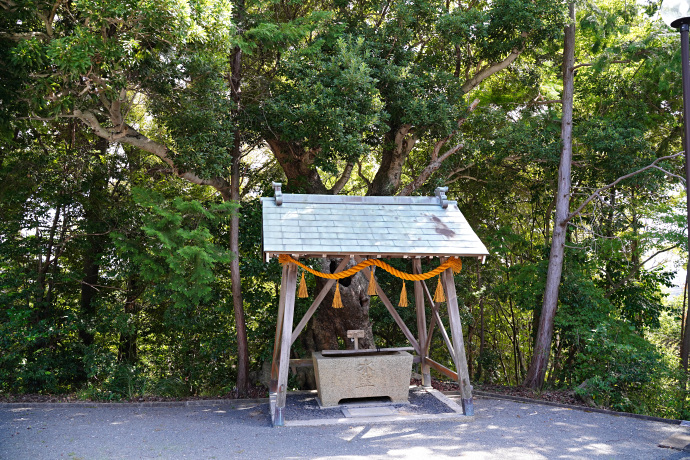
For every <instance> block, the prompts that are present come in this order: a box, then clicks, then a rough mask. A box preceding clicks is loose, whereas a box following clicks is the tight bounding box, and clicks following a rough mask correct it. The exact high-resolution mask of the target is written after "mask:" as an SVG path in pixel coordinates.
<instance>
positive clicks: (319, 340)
mask: <svg viewBox="0 0 690 460" xmlns="http://www.w3.org/2000/svg"><path fill="white" fill-rule="evenodd" d="M323 261H324V264H323V268H322V270H321V271H323V272H325V273H329V272H330V271H331V270H335V268H336V267H337V262H338V261H335V260H331V259H323ZM354 264H355V262H354V261H350V263H349V264H348V266H352V265H354ZM348 281H349V283H348ZM325 284H326V280H325V279H323V278H316V289H317V292H320V291H321V289H322V288H323V286H324V285H325ZM339 284H340V286H339V290H340V298H341V300H342V302H343V308H333V307H332V305H333V296H334V293H335V287H336V284H335V283H334V284H333V287H332V288H331V291H330V292H329V293H328V294H327V295H326V297H325V298H324V300H323V302H321V306H320V307H319V309H318V310H317V311H316V313H315V315H314V317H313V319H312V321H310V322H309V324H308V325H307V328H306V330H305V332H304V333H303V338H302V343H303V345H304V346H305V348H306V349H307V350H317V351H318V350H337V349H338V348H340V346H339V343H338V339H341V340H342V341H343V342H344V343H345V348H350V349H351V348H354V344H353V343H351V342H350V339H348V338H347V331H348V330H350V329H361V330H364V333H365V337H364V338H363V339H359V348H362V349H364V348H373V347H374V335H373V333H372V331H371V321H370V320H369V306H370V298H369V296H368V295H367V288H368V287H369V281H368V280H367V279H366V276H364V274H363V273H362V272H359V273H357V274H355V275H353V276H352V277H351V278H350V279H348V278H346V279H343V280H340V283H339Z"/></svg>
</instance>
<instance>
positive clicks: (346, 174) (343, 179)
mask: <svg viewBox="0 0 690 460" xmlns="http://www.w3.org/2000/svg"><path fill="white" fill-rule="evenodd" d="M353 167H354V164H353V163H352V162H350V163H348V164H347V165H346V166H345V170H344V171H343V174H342V175H341V176H340V179H338V181H337V182H336V183H335V185H333V188H331V189H330V190H329V192H330V193H332V194H333V195H337V194H338V193H340V191H341V190H342V189H343V187H345V185H346V184H347V182H348V181H349V180H350V176H351V175H352V168H353Z"/></svg>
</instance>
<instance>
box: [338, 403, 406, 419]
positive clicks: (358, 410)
mask: <svg viewBox="0 0 690 460" xmlns="http://www.w3.org/2000/svg"><path fill="white" fill-rule="evenodd" d="M343 415H345V417H350V418H352V417H383V416H386V415H398V410H397V409H396V408H395V407H381V406H374V407H345V408H343Z"/></svg>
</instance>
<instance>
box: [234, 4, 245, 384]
mask: <svg viewBox="0 0 690 460" xmlns="http://www.w3.org/2000/svg"><path fill="white" fill-rule="evenodd" d="M235 8H236V10H235V11H236V13H235V22H236V24H237V25H238V27H240V33H241V32H242V27H243V26H244V13H245V11H244V0H239V1H237V2H236V5H235ZM230 67H231V75H230V90H231V94H232V99H233V101H234V102H235V109H234V110H235V113H234V115H235V118H236V117H237V114H238V113H239V111H240V107H241V104H242V91H241V85H242V50H241V49H240V47H239V46H236V47H235V49H234V50H233V53H232V56H231V61H230ZM240 147H241V132H240V129H239V127H238V128H237V129H235V136H234V144H233V148H232V165H231V168H230V199H231V200H232V201H234V202H235V203H238V204H239V203H240V179H241V177H240V160H241V157H242V155H241V151H240ZM230 251H232V253H233V254H234V257H233V258H232V261H231V262H230V279H231V283H232V288H231V289H232V305H233V311H234V314H235V331H236V334H237V392H238V394H239V395H240V396H243V395H245V394H246V393H247V390H248V386H249V347H248V344H247V326H246V320H245V317H244V304H243V302H242V279H241V276H240V215H239V211H237V212H235V213H234V214H233V215H232V218H231V221H230Z"/></svg>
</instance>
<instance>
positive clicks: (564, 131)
mask: <svg viewBox="0 0 690 460" xmlns="http://www.w3.org/2000/svg"><path fill="white" fill-rule="evenodd" d="M569 9H570V24H569V25H568V26H566V28H565V40H564V46H563V118H562V121H561V141H562V143H563V146H562V150H561V161H560V166H559V168H558V191H557V198H556V220H555V222H554V228H553V236H552V238H551V253H550V254H549V265H548V270H547V274H546V288H545V290H544V302H543V304H542V309H541V315H540V317H539V327H538V329H537V335H536V338H535V342H534V353H533V354H532V362H531V364H530V367H529V370H528V371H527V376H526V377H525V381H524V383H523V384H524V385H525V386H527V387H529V388H534V389H536V388H541V386H542V385H543V384H544V377H545V376H546V369H547V367H548V364H549V353H550V352H551V340H552V338H553V327H554V318H555V317H556V309H557V307H558V288H559V285H560V283H561V274H562V271H563V258H564V254H565V239H566V234H567V220H566V219H567V217H568V211H569V206H570V187H571V177H570V174H571V173H570V168H571V165H572V156H573V151H572V131H573V93H574V69H573V67H574V65H575V4H574V3H572V2H571V3H570V5H569Z"/></svg>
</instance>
